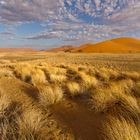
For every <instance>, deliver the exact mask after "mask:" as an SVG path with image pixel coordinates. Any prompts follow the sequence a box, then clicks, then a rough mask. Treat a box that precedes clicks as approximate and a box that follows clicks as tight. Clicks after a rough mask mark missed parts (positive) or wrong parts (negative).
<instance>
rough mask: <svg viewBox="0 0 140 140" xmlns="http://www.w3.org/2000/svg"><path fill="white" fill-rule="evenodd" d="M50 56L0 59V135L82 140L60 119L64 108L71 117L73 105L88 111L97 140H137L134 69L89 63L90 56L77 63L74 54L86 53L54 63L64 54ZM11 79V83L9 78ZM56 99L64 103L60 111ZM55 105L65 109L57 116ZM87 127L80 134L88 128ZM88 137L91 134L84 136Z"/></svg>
mask: <svg viewBox="0 0 140 140" xmlns="http://www.w3.org/2000/svg"><path fill="white" fill-rule="evenodd" d="M50 55H52V58H53V59H51V57H49V58H48V59H49V60H47V59H44V60H40V59H38V60H36V61H34V60H32V61H24V62H23V61H21V60H20V61H19V60H15V61H8V60H6V61H3V60H1V62H0V63H1V64H0V139H2V140H6V139H12V140H15V139H22V140H30V139H31V140H34V139H38V140H41V139H42V140H44V139H54V140H61V139H68V140H72V139H80V140H85V139H82V135H84V134H81V137H77V135H76V134H75V132H73V130H71V129H72V128H73V127H74V125H75V124H76V122H75V121H73V124H72V127H70V126H71V124H70V125H67V123H66V122H65V121H64V120H65V115H70V114H67V113H69V110H70V113H71V114H73V115H74V114H75V113H76V112H78V113H79V110H78V107H79V106H80V107H79V108H80V110H81V112H82V111H83V113H84V108H85V110H86V112H88V113H89V114H91V113H92V114H91V118H93V122H95V125H96V126H97V127H96V128H93V130H92V131H96V132H97V135H98V137H99V139H101V140H102V139H103V140H116V139H118V140H139V139H140V125H139V124H140V71H138V70H133V71H131V70H122V68H120V67H119V64H115V65H118V68H116V66H113V65H112V66H108V64H107V65H106V64H102V66H101V65H100V66H99V65H97V64H96V65H95V64H94V65H93V64H92V63H90V61H91V60H90V59H89V62H84V63H83V62H80V61H79V60H80V58H81V59H83V57H85V58H87V57H88V56H86V54H82V55H83V56H81V55H79V56H77V54H76V55H75V57H77V58H78V61H77V62H74V60H73V59H71V60H70V62H71V63H66V60H64V61H63V63H60V62H59V63H58V60H60V59H62V58H65V59H67V58H66V56H65V55H66V54H65V53H64V54H57V57H56V56H54V54H50ZM67 55H69V54H67ZM26 59H27V58H26ZM86 60H88V59H86ZM17 61H18V62H17ZM49 61H50V62H49ZM47 62H48V63H47ZM6 63H8V64H6ZM116 63H117V62H116ZM127 69H128V68H127ZM11 79H12V80H13V82H9V81H10V80H11ZM14 81H15V82H14ZM67 102H69V103H68V104H66V105H65V103H67ZM61 103H64V108H63V109H62V110H61V105H60V104H61ZM56 107H57V108H58V109H59V112H62V113H63V111H64V112H65V110H66V113H64V114H63V115H62V116H61V117H62V118H61V117H57V116H59V115H60V113H58V114H57V111H56ZM81 112H80V113H81ZM80 115H81V116H82V113H81V114H79V116H80ZM84 115H85V116H86V114H84ZM96 115H97V116H99V118H100V120H98V121H99V124H98V123H97V124H96V119H97V118H98V117H97V118H96V117H95V116H96ZM63 117H64V120H63ZM69 119H74V117H70V118H69ZM84 119H88V118H86V117H85V118H84ZM80 120H81V118H79V122H80ZM82 121H83V120H82ZM83 124H84V122H83ZM79 125H80V124H79ZM80 126H81V128H79V132H80V129H83V127H84V129H86V126H84V125H80ZM80 126H79V127H80ZM69 127H70V128H69ZM91 128H92V127H91ZM94 129H97V130H94ZM87 131H88V130H87ZM87 131H85V133H90V132H92V131H91V130H89V132H87ZM76 132H77V131H76ZM89 136H91V135H89ZM93 137H94V136H93ZM89 139H94V138H89V137H87V140H89Z"/></svg>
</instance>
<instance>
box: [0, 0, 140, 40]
mask: <svg viewBox="0 0 140 140" xmlns="http://www.w3.org/2000/svg"><path fill="white" fill-rule="evenodd" d="M139 13H140V1H139V0H104V1H103V0H0V23H3V24H12V25H14V24H23V23H28V22H40V23H41V26H43V27H44V28H45V29H44V31H43V32H39V33H37V34H33V35H32V36H27V37H25V38H26V39H33V40H39V39H52V38H59V39H61V40H64V41H78V40H85V41H88V40H89V41H90V40H93V41H94V40H100V39H103V38H110V37H115V36H123V35H128V34H129V33H132V32H133V31H135V30H139V29H140V15H139Z"/></svg>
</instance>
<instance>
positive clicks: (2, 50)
mask: <svg viewBox="0 0 140 140" xmlns="http://www.w3.org/2000/svg"><path fill="white" fill-rule="evenodd" d="M36 51H37V50H35V49H32V48H0V52H36Z"/></svg>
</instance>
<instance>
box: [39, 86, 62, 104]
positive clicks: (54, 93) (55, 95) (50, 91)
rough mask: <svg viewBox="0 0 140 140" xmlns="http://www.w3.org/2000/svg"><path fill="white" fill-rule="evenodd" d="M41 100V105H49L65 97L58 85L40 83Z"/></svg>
mask: <svg viewBox="0 0 140 140" xmlns="http://www.w3.org/2000/svg"><path fill="white" fill-rule="evenodd" d="M37 89H38V91H39V101H40V103H41V105H43V106H48V105H52V104H54V103H58V102H59V101H61V100H62V99H63V90H62V89H61V88H60V87H59V86H57V85H53V86H50V85H38V86H37Z"/></svg>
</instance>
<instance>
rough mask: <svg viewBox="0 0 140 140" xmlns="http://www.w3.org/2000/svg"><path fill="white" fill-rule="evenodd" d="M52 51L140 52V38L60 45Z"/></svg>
mask: <svg viewBox="0 0 140 140" xmlns="http://www.w3.org/2000/svg"><path fill="white" fill-rule="evenodd" d="M66 49H67V51H66ZM50 51H51V52H59V51H64V52H73V53H137V52H140V40H138V39H135V38H129V37H122V38H115V39H111V40H106V41H103V42H100V43H96V44H91V43H88V44H83V45H81V46H79V47H67V48H65V47H60V48H55V49H51V50H50Z"/></svg>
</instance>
